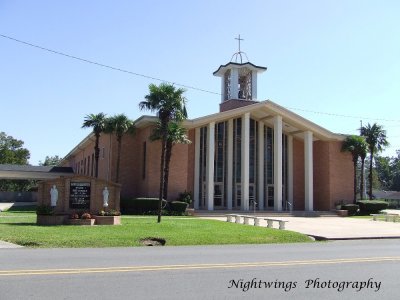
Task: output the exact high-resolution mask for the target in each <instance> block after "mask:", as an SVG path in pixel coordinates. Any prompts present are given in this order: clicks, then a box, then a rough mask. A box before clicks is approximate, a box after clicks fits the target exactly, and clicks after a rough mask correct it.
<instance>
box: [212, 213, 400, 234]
mask: <svg viewBox="0 0 400 300" xmlns="http://www.w3.org/2000/svg"><path fill="white" fill-rule="evenodd" d="M204 218H206V219H214V220H221V221H226V218H224V217H204ZM273 218H274V219H279V220H284V221H288V222H287V223H286V230H292V231H296V232H300V233H304V234H307V235H310V236H314V237H320V238H323V239H330V240H340V239H362V238H400V222H397V223H394V222H385V221H372V218H371V219H369V218H368V219H363V218H341V217H307V218H304V217H278V216H276V217H273ZM250 224H252V223H250ZM243 226H252V225H243ZM261 226H267V222H266V221H265V220H262V221H261ZM274 228H278V224H277V222H274Z"/></svg>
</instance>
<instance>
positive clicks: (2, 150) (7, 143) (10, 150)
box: [0, 132, 30, 165]
mask: <svg viewBox="0 0 400 300" xmlns="http://www.w3.org/2000/svg"><path fill="white" fill-rule="evenodd" d="M23 146H24V142H23V141H21V140H17V139H14V138H13V137H12V136H8V135H6V134H5V133H4V132H0V164H12V165H27V164H28V160H29V158H30V153H29V150H28V149H26V148H23Z"/></svg>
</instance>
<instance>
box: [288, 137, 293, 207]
mask: <svg viewBox="0 0 400 300" xmlns="http://www.w3.org/2000/svg"><path fill="white" fill-rule="evenodd" d="M287 139H288V145H287V146H288V158H287V159H288V162H287V164H288V174H287V185H288V186H287V191H288V196H287V200H288V201H289V203H290V206H289V208H290V210H293V206H294V203H293V136H292V135H288V137H287Z"/></svg>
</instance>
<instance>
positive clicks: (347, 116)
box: [286, 107, 400, 127]
mask: <svg viewBox="0 0 400 300" xmlns="http://www.w3.org/2000/svg"><path fill="white" fill-rule="evenodd" d="M286 108H288V109H292V110H299V111H304V112H310V113H314V114H321V115H328V116H333V117H341V118H353V119H365V120H375V121H386V122H400V120H395V119H382V118H371V117H361V116H350V115H342V114H335V113H328V112H321V111H313V110H308V109H302V108H294V107H286ZM396 127H397V126H396Z"/></svg>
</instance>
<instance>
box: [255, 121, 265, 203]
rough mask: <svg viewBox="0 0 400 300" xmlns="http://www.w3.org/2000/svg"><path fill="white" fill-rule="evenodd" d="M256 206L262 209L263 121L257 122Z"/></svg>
mask: <svg viewBox="0 0 400 300" xmlns="http://www.w3.org/2000/svg"><path fill="white" fill-rule="evenodd" d="M257 140H258V176H257V177H258V182H257V186H258V198H257V202H258V208H259V209H260V210H263V209H264V189H265V188H264V122H258V138H257Z"/></svg>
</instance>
